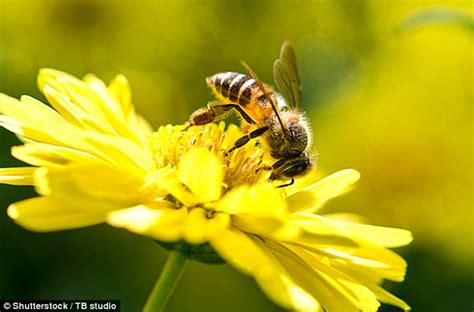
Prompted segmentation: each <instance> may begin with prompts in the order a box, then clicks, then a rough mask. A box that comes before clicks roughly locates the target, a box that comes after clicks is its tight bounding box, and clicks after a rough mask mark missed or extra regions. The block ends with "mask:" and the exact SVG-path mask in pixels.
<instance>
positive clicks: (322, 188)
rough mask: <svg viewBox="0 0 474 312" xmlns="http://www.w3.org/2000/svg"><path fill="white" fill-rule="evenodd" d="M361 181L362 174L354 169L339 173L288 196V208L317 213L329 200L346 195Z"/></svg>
mask: <svg viewBox="0 0 474 312" xmlns="http://www.w3.org/2000/svg"><path fill="white" fill-rule="evenodd" d="M359 179H360V173H359V172H357V171H356V170H354V169H345V170H341V171H338V172H336V173H333V174H331V175H329V176H327V177H326V178H324V179H322V180H321V181H318V182H316V183H314V184H312V185H310V186H308V187H306V188H304V189H303V190H301V191H299V192H296V193H294V194H292V195H290V196H288V197H287V202H288V207H289V209H290V211H307V212H316V211H317V210H318V209H319V208H321V207H322V206H323V205H324V203H326V202H327V201H328V200H330V199H332V198H334V197H337V196H339V195H341V194H343V193H345V192H346V191H347V190H348V189H349V187H350V186H351V185H352V184H354V183H355V182H357V181H358V180H359Z"/></svg>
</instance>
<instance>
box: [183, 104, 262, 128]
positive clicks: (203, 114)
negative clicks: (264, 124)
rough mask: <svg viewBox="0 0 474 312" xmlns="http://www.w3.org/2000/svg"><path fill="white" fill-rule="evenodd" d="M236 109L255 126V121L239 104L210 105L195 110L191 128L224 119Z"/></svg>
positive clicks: (191, 119)
mask: <svg viewBox="0 0 474 312" xmlns="http://www.w3.org/2000/svg"><path fill="white" fill-rule="evenodd" d="M232 109H235V110H236V111H237V112H238V113H239V115H240V116H242V118H243V119H244V120H245V121H246V122H248V123H249V124H255V121H254V120H253V119H252V118H251V117H250V116H249V115H248V114H247V113H246V112H245V111H244V110H243V109H242V108H241V107H240V106H239V105H237V104H217V105H211V104H208V105H207V106H206V107H201V108H199V109H197V110H195V111H194V112H193V113H192V114H191V116H190V117H189V124H190V126H200V125H205V124H208V123H211V122H213V121H214V120H219V119H222V118H223V117H224V116H225V115H226V114H227V113H228V112H230V111H231V110H232Z"/></svg>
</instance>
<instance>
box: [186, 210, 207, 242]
mask: <svg viewBox="0 0 474 312" xmlns="http://www.w3.org/2000/svg"><path fill="white" fill-rule="evenodd" d="M206 228H207V218H206V210H204V209H202V208H194V209H192V210H191V211H190V212H189V214H188V217H187V218H186V222H184V224H183V237H184V239H185V240H186V241H187V242H188V243H190V244H192V245H198V244H202V243H205V242H206V238H207V235H206Z"/></svg>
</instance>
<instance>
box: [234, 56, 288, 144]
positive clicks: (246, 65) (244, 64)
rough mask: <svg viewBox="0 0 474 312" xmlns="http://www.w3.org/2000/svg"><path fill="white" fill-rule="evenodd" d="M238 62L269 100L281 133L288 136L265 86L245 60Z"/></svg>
mask: <svg viewBox="0 0 474 312" xmlns="http://www.w3.org/2000/svg"><path fill="white" fill-rule="evenodd" d="M240 63H242V66H244V67H245V69H247V70H248V72H249V74H250V76H251V77H252V78H253V79H254V80H255V83H256V84H257V86H258V88H259V89H260V90H261V91H262V92H263V95H264V96H265V98H266V99H267V101H268V102H270V104H271V105H272V108H273V111H274V112H275V114H276V116H277V118H278V121H279V122H280V126H281V129H282V131H283V134H284V135H285V138H287V137H288V130H287V129H286V126H285V124H284V123H283V120H282V119H281V116H280V111H279V110H278V107H277V105H276V103H275V101H274V100H273V98H272V97H271V96H268V93H267V91H266V89H265V86H264V85H263V83H262V82H261V81H260V79H258V77H257V74H256V73H255V72H254V71H253V70H252V68H250V66H249V65H248V64H247V63H246V62H245V61H240Z"/></svg>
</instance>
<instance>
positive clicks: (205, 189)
mask: <svg viewBox="0 0 474 312" xmlns="http://www.w3.org/2000/svg"><path fill="white" fill-rule="evenodd" d="M178 170H179V179H180V181H181V182H182V183H183V184H185V185H186V186H187V187H189V189H190V190H191V192H193V194H194V195H195V196H197V197H198V198H199V199H200V201H201V202H203V203H205V202H212V201H216V200H218V199H219V198H220V197H221V188H222V179H223V178H224V170H223V169H222V163H221V161H220V160H219V159H218V158H217V156H216V155H215V154H213V153H211V152H209V151H207V150H203V149H192V150H190V151H189V152H188V153H186V154H185V155H184V156H183V157H182V158H181V160H180V162H179V165H178Z"/></svg>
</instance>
